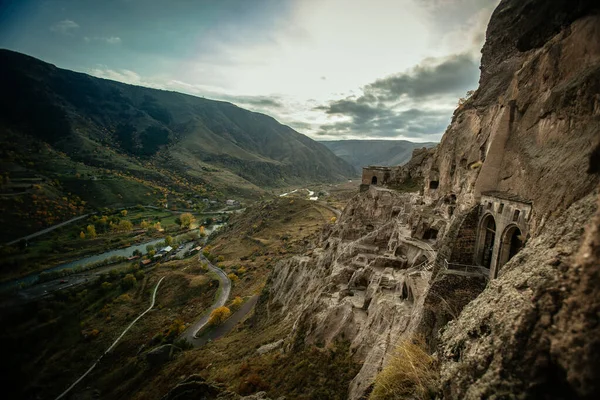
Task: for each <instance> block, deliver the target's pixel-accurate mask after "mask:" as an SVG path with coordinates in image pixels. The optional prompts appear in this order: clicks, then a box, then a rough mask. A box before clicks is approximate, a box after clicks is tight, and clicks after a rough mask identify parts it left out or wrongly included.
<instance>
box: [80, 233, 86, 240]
mask: <svg viewBox="0 0 600 400" xmlns="http://www.w3.org/2000/svg"><path fill="white" fill-rule="evenodd" d="M79 238H81V239H85V233H83V231H81V232H79Z"/></svg>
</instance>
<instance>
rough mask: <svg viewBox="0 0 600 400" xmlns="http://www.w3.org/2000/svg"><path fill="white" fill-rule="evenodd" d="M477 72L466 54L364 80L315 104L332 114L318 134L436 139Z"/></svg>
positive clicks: (432, 60) (475, 66)
mask: <svg viewBox="0 0 600 400" xmlns="http://www.w3.org/2000/svg"><path fill="white" fill-rule="evenodd" d="M478 77H479V68H478V63H477V61H476V60H474V59H473V58H472V57H471V56H470V55H468V54H456V55H452V56H449V57H445V58H442V59H432V58H429V59H425V60H423V61H422V62H421V63H419V64H418V65H416V66H415V67H413V68H411V69H410V70H408V71H405V72H402V73H398V74H394V75H390V76H388V77H385V78H381V79H377V80H376V81H375V82H372V83H370V84H368V85H366V86H364V87H363V88H362V94H361V95H359V96H349V97H346V98H343V99H339V100H334V101H330V102H329V103H328V104H326V105H321V106H318V107H315V108H314V110H316V111H324V112H325V113H326V114H327V115H328V116H329V117H330V118H331V119H333V121H331V122H328V123H325V124H322V125H321V126H320V127H319V128H320V129H319V131H318V132H317V135H320V136H329V137H343V138H348V137H360V136H369V137H384V138H390V137H398V136H403V137H407V138H424V137H429V138H430V139H433V140H436V139H439V138H440V137H441V135H442V133H443V132H444V130H445V128H446V127H447V126H448V123H449V122H450V118H451V116H452V112H453V110H454V108H455V107H456V104H457V100H458V98H459V97H461V96H463V95H464V94H465V92H466V91H467V90H469V89H473V88H476V87H477V82H478Z"/></svg>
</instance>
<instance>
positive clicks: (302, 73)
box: [0, 0, 499, 142]
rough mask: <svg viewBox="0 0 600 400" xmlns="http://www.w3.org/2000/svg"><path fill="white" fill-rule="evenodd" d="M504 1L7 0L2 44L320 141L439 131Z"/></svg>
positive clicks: (427, 135)
mask: <svg viewBox="0 0 600 400" xmlns="http://www.w3.org/2000/svg"><path fill="white" fill-rule="evenodd" d="M498 2H499V0H0V48H7V49H10V50H15V51H19V52H22V53H25V54H28V55H31V56H33V57H37V58H40V59H42V60H44V61H47V62H50V63H52V64H55V65H56V66H58V67H61V68H66V69H70V70H75V71H79V72H85V73H88V74H91V75H94V76H97V77H101V78H106V79H113V80H116V81H121V82H125V83H130V84H135V85H142V86H148V87H154V88H160V89H166V90H174V91H178V92H183V93H188V94H192V95H196V96H203V97H206V98H210V99H215V100H224V101H230V102H232V103H235V104H237V105H238V106H240V107H243V108H246V109H249V110H252V111H258V112H262V113H265V114H268V115H271V116H273V117H274V118H276V119H277V120H278V121H280V122H281V123H284V124H286V125H290V126H291V127H292V128H294V129H296V130H297V131H299V132H301V133H304V134H306V135H308V136H310V137H311V138H313V139H315V140H341V139H405V140H412V141H418V142H425V141H439V140H440V138H441V136H442V134H443V133H444V131H445V130H446V127H447V126H448V124H449V123H450V119H451V117H452V113H453V111H454V109H455V108H456V105H457V103H458V99H459V98H461V97H464V96H465V94H466V92H467V91H469V90H472V89H476V88H477V84H478V81H479V62H480V59H481V47H482V45H483V43H484V40H485V30H486V26H487V23H488V21H489V18H490V16H491V13H492V11H493V10H494V8H495V7H496V5H497V4H498Z"/></svg>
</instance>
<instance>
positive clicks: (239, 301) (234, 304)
mask: <svg viewBox="0 0 600 400" xmlns="http://www.w3.org/2000/svg"><path fill="white" fill-rule="evenodd" d="M242 303H244V300H242V298H241V297H240V296H235V299H233V301H232V302H231V305H230V306H229V307H231V309H232V310H238V309H239V308H240V307H241V306H242Z"/></svg>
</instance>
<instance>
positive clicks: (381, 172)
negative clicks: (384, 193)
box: [362, 165, 392, 186]
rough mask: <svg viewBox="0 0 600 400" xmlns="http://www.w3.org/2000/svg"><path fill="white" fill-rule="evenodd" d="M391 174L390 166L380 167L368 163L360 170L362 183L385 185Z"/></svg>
mask: <svg viewBox="0 0 600 400" xmlns="http://www.w3.org/2000/svg"><path fill="white" fill-rule="evenodd" d="M391 176H392V169H391V168H390V167H381V166H376V165H370V166H368V167H363V170H362V185H366V186H368V185H379V186H383V185H386V184H387V183H388V182H389V181H390V178H391Z"/></svg>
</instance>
